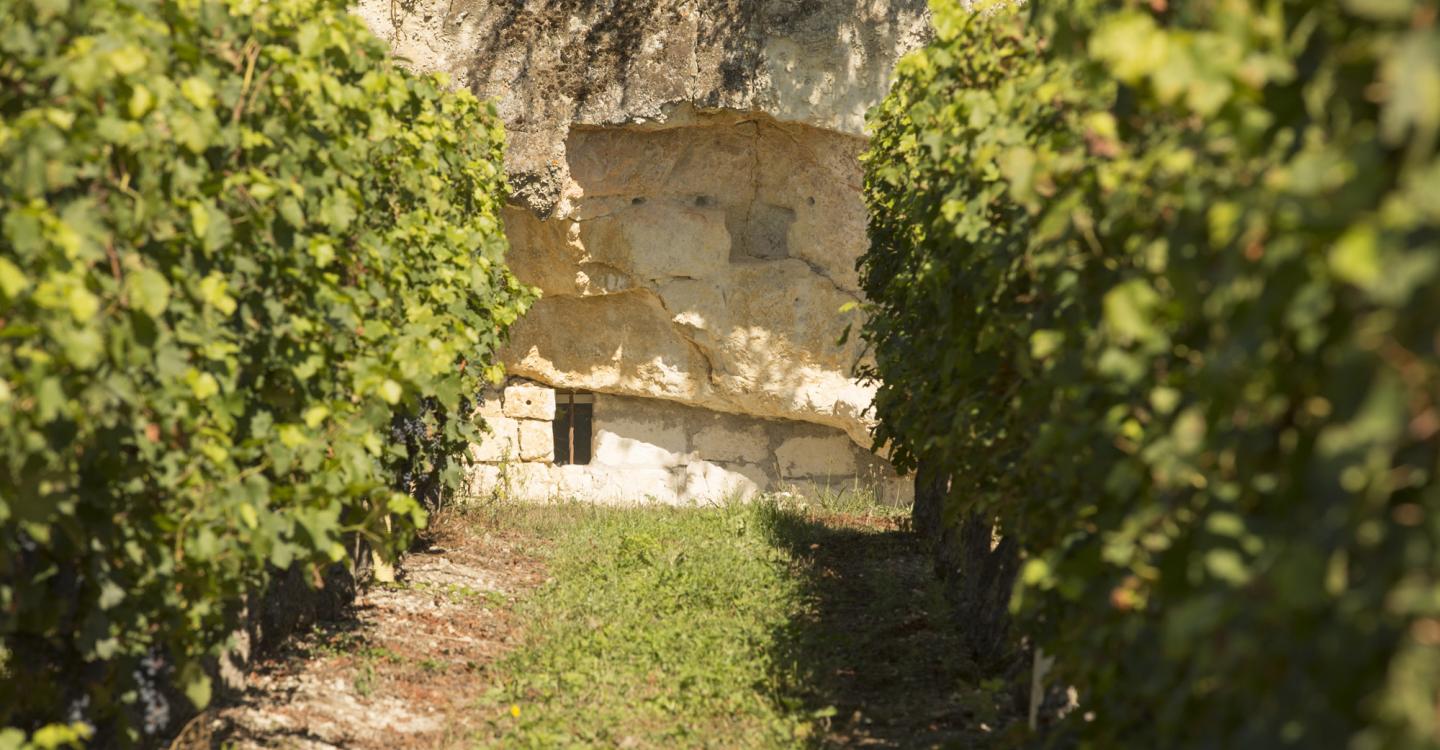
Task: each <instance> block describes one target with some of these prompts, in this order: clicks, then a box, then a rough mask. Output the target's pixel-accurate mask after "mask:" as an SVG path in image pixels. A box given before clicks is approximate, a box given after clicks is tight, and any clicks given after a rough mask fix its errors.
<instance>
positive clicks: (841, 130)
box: [357, 0, 928, 501]
mask: <svg viewBox="0 0 1440 750" xmlns="http://www.w3.org/2000/svg"><path fill="white" fill-rule="evenodd" d="M357 12H358V13H359V14H360V15H361V16H362V17H364V18H365V19H366V20H367V22H368V23H369V24H370V25H371V27H372V28H373V29H375V31H376V32H377V33H379V34H380V35H381V36H384V37H386V38H389V39H390V40H391V41H392V44H393V45H394V47H395V50H396V51H397V52H398V53H399V54H400V55H402V56H404V57H406V58H408V59H409V60H410V61H411V63H412V64H413V65H414V66H415V67H417V68H421V69H426V70H441V71H445V72H447V73H449V74H450V75H451V76H452V78H453V79H454V80H455V82H456V83H457V84H458V85H461V86H465V87H468V88H470V89H471V90H473V91H475V92H476V93H477V94H478V95H480V96H482V97H487V98H492V99H494V100H495V101H496V102H497V106H498V108H499V111H500V113H501V116H502V118H503V119H504V121H505V123H506V126H507V130H508V131H509V138H510V150H509V152H508V154H507V165H506V166H507V171H508V172H509V176H510V180H511V183H512V186H513V187H514V195H513V198H512V201H513V205H512V206H511V207H510V208H509V209H507V211H506V213H505V222H506V229H507V233H508V234H509V237H510V241H511V245H512V251H511V254H510V262H511V264H512V266H513V267H514V269H515V271H516V273H517V274H518V275H519V276H520V278H521V279H522V280H524V281H525V282H526V283H529V284H532V285H534V286H537V287H539V288H540V289H541V290H542V292H543V294H544V296H543V298H542V299H541V300H540V302H538V303H537V304H536V306H535V307H534V309H533V310H532V311H531V313H530V314H529V315H527V316H526V317H525V318H524V319H523V320H521V321H520V322H519V323H518V324H517V325H516V327H515V328H514V329H513V332H512V340H511V344H510V345H509V347H508V348H507V349H506V351H505V352H503V356H504V359H505V361H506V365H507V368H508V371H509V372H510V374H511V375H513V376H518V377H520V378H523V379H524V380H525V381H526V382H529V383H532V384H534V385H536V386H539V387H541V388H559V389H564V390H566V391H569V390H574V391H578V392H581V393H593V394H598V395H597V397H596V398H597V400H595V401H594V402H593V404H594V405H593V407H588V408H592V409H593V422H591V423H589V424H588V427H587V429H588V430H589V431H590V433H589V435H590V437H591V439H592V440H593V450H594V453H593V456H591V457H590V463H589V464H587V465H585V466H556V465H552V464H553V463H554V462H555V461H556V460H557V458H556V456H557V454H556V447H555V446H553V445H552V446H548V448H549V450H547V446H544V445H542V444H541V443H543V440H542V425H548V427H545V428H544V429H551V430H552V435H553V437H552V440H557V441H558V440H560V439H561V438H560V437H558V436H559V435H560V432H558V431H554V430H553V429H552V428H553V426H554V420H556V419H558V418H559V417H556V416H555V413H554V411H553V409H552V410H551V411H548V412H547V411H546V410H545V407H544V406H543V405H542V406H541V407H539V410H538V412H532V413H527V414H524V415H521V414H518V413H515V411H514V410H515V409H531V408H532V407H530V406H524V407H513V408H512V407H511V405H510V403H509V401H508V399H506V400H505V401H504V409H505V413H500V414H494V415H493V416H490V417H488V421H489V422H490V423H491V426H492V429H494V430H495V435H494V437H493V438H492V439H491V440H488V441H486V443H487V444H485V445H481V446H477V448H476V454H477V455H478V456H480V457H482V459H483V460H485V461H489V462H496V463H503V462H511V463H514V464H517V466H516V467H515V468H516V469H520V470H523V472H528V474H526V477H527V478H528V479H530V480H533V481H530V482H529V484H534V485H536V486H537V487H542V488H543V489H542V490H537V494H542V493H543V492H563V493H571V494H581V495H589V496H595V495H605V494H607V492H608V490H607V489H605V488H607V487H609V486H611V484H614V483H613V482H612V481H611V480H613V479H616V478H617V477H622V476H623V477H628V478H629V479H628V480H627V481H625V482H621V483H620V485H617V486H623V485H624V484H626V483H627V482H628V484H629V485H630V486H631V487H632V489H633V490H635V491H634V492H632V494H639V495H653V496H655V497H663V498H665V499H679V500H684V499H687V498H697V497H700V496H702V495H704V496H712V495H715V494H736V493H738V494H747V493H751V492H755V491H767V490H769V491H774V490H782V489H784V488H785V487H788V486H792V485H794V484H795V483H796V482H800V481H811V480H813V479H814V478H817V477H823V478H824V479H825V481H826V482H828V483H830V484H832V485H847V486H849V487H851V488H852V489H856V488H861V485H862V484H863V487H864V488H865V489H867V490H868V491H875V492H876V493H877V494H881V495H884V496H887V497H890V498H891V499H894V500H897V501H903V499H904V498H903V497H899V496H898V495H897V494H896V493H897V492H899V493H901V494H903V491H902V490H900V489H898V488H900V487H901V486H902V485H903V483H896V482H894V481H893V480H894V476H893V472H891V471H890V470H889V467H888V466H887V465H885V464H884V462H883V460H877V459H875V458H874V457H873V456H870V455H869V454H868V453H867V452H866V450H865V449H866V448H868V447H869V445H870V440H869V429H870V426H871V424H870V422H869V418H868V415H867V411H868V406H869V404H870V400H871V397H872V393H873V391H872V389H871V388H869V387H867V386H865V385H862V384H860V383H858V382H856V381H855V380H854V379H853V378H852V377H851V372H852V371H853V368H854V366H855V364H856V363H857V361H859V360H860V358H861V357H862V356H863V349H862V347H861V346H860V342H859V341H858V340H857V339H856V337H853V336H852V337H850V338H849V339H848V340H847V341H846V342H845V343H844V344H841V343H839V342H840V339H841V336H842V333H843V332H844V331H845V330H846V328H847V327H848V326H857V325H858V324H859V322H860V321H859V319H858V315H859V313H858V311H856V310H855V309H854V306H853V304H852V303H855V302H857V301H859V290H858V280H857V277H856V271H855V261H856V259H857V258H858V257H859V256H860V254H861V253H862V252H863V251H864V249H865V247H866V237H865V208H864V204H863V202H862V200H861V195H860V188H861V181H862V172H861V167H860V164H859V161H858V157H859V155H860V153H861V152H862V151H863V150H864V148H865V142H864V139H863V125H864V114H865V111H866V110H867V109H868V108H869V107H871V106H873V105H874V104H876V103H877V102H878V101H879V100H880V99H881V98H882V97H883V96H884V94H885V91H886V87H887V85H888V81H889V75H890V71H891V69H892V67H893V65H894V63H895V61H896V60H897V59H898V57H899V56H900V55H902V54H904V53H905V52H906V51H908V50H910V49H912V48H914V47H916V46H918V45H920V44H921V43H923V41H924V39H925V34H926V33H927V30H928V17H927V15H926V13H925V6H924V2H923V0H875V1H873V2H863V1H861V0H794V1H790V2H776V1H768V2H753V1H743V0H731V1H730V2H714V1H709V0H693V1H691V2H610V3H603V2H601V3H590V2H580V1H579V0H558V1H552V2H519V3H517V2H498V1H475V0H453V2H451V1H450V0H441V1H438V2H428V1H427V0H420V1H419V2H412V3H391V2H390V0H366V1H365V2H362V3H360V4H359V6H358V7H357ZM842 310H844V312H842ZM601 396H610V397H626V398H611V399H608V400H606V399H603V398H601ZM552 397H553V396H552ZM541 401H542V402H543V397H542V399H541ZM706 412H709V413H711V416H713V417H714V418H715V419H721V418H722V415H729V416H733V417H736V418H741V419H740V421H739V422H735V423H733V424H732V423H728V422H727V423H725V424H723V425H722V424H720V423H712V422H707V421H706V418H701V417H702V416H704V415H705V414H706ZM642 415H644V416H643V417H642ZM729 416H725V417H724V418H726V419H728V418H729ZM646 420H648V421H646ZM647 425H648V426H647ZM796 430H799V432H796ZM802 433H803V434H802ZM621 434H623V435H624V436H625V440H627V441H629V442H625V443H616V442H614V439H612V437H607V436H614V435H621ZM527 436H528V439H527ZM677 436H678V437H677ZM682 439H683V440H682ZM682 443H683V446H682V445H681V444H682ZM642 444H643V446H648V447H642ZM502 445H503V446H504V447H503V448H502V447H501V446H502ZM617 446H623V448H624V450H623V451H622V450H621V449H620V447H617ZM682 447H683V450H681V448H682ZM617 451H619V452H620V453H624V454H625V456H626V457H625V458H624V459H623V460H621V458H620V457H619V453H617ZM564 452H565V451H564V450H561V451H560V453H561V454H563V453H564ZM676 456H680V457H681V458H675V457H676ZM560 461H561V463H564V457H563V455H562V456H561V458H560ZM494 468H495V467H491V469H490V470H486V471H484V472H481V476H482V478H483V477H491V478H492V479H493V478H494V477H493V475H494V474H495V473H496V472H495V471H493V470H494ZM617 471H618V472H622V473H620V474H616V473H615V472H617ZM652 475H653V476H652ZM842 480H843V481H842ZM861 480H863V482H862V481H861ZM847 483H848V484H847ZM642 485H643V487H642ZM637 488H638V489H637ZM622 494H623V493H622Z"/></svg>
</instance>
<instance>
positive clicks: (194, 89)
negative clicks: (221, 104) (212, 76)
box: [180, 76, 215, 109]
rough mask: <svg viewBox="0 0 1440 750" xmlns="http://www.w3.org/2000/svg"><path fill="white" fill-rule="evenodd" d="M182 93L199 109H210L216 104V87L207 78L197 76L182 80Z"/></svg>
mask: <svg viewBox="0 0 1440 750" xmlns="http://www.w3.org/2000/svg"><path fill="white" fill-rule="evenodd" d="M180 95H181V96H184V97H185V100H186V101H188V102H190V103H191V104H193V105H195V107H196V108H197V109H210V108H211V107H212V106H214V104H215V89H213V88H211V87H210V84H209V83H206V82H205V79H203V78H199V77H196V76H191V77H189V78H186V79H185V80H184V81H181V83H180Z"/></svg>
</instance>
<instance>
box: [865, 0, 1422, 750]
mask: <svg viewBox="0 0 1440 750" xmlns="http://www.w3.org/2000/svg"><path fill="white" fill-rule="evenodd" d="M934 10H935V24H936V29H937V38H936V39H935V41H934V42H933V43H932V44H931V45H929V46H928V47H926V48H925V49H923V50H920V51H918V52H916V53H914V54H912V55H910V56H909V57H907V58H906V59H905V60H904V61H903V62H902V64H901V66H900V70H899V73H898V80H897V83H896V84H895V86H894V88H893V89H892V92H891V94H890V96H889V98H888V99H887V100H886V101H885V103H884V104H883V105H882V106H881V107H880V108H878V109H877V110H876V112H875V113H874V115H873V120H872V127H873V130H874V140H873V146H872V150H871V151H870V152H869V154H868V155H867V157H866V159H867V162H866V167H867V180H866V195H867V200H868V202H869V204H870V209H871V239H872V247H871V250H870V252H869V253H868V254H867V255H866V256H865V257H864V258H863V259H862V262H861V270H862V273H863V279H864V286H865V291H866V294H867V295H868V297H869V299H870V300H872V303H871V306H870V315H871V319H870V322H869V324H868V327H867V328H866V329H865V332H864V334H865V336H866V338H867V339H868V341H869V342H870V343H871V344H872V346H873V347H874V351H875V355H876V359H875V364H874V366H873V367H872V368H870V369H869V370H868V371H867V372H868V374H870V375H873V376H876V377H878V378H879V379H880V380H881V381H882V385H881V387H880V392H879V396H878V400H877V409H878V415H879V417H880V420H881V424H880V426H879V428H878V432H877V437H878V438H879V442H881V443H888V444H889V445H890V446H891V447H892V448H893V450H894V455H895V457H896V458H897V460H898V461H899V463H900V464H902V465H909V466H913V465H915V464H916V463H917V462H922V463H926V464H928V465H938V466H941V467H943V470H944V471H945V472H946V473H947V474H948V476H949V479H950V491H949V496H948V501H947V507H946V511H947V514H948V516H949V517H950V518H951V519H952V522H953V520H954V519H957V518H959V517H961V516H963V515H965V514H980V515H982V516H985V517H989V518H992V519H994V521H995V522H996V523H997V524H998V527H999V530H1000V532H1001V533H1002V534H1003V535H1004V536H1005V537H1007V538H1009V539H1012V540H1014V541H1015V542H1016V543H1017V544H1018V547H1019V550H1020V552H1019V554H1020V555H1021V556H1022V558H1023V563H1022V565H1023V567H1022V568H1021V573H1020V581H1019V583H1018V585H1017V589H1016V594H1015V598H1014V600H1013V603H1012V609H1013V610H1014V611H1015V613H1016V616H1017V619H1016V624H1017V629H1018V631H1019V632H1020V633H1021V634H1022V635H1023V636H1025V637H1026V638H1028V639H1031V640H1032V642H1033V643H1035V644H1038V645H1039V646H1041V647H1043V648H1044V650H1045V651H1046V652H1048V653H1053V654H1055V655H1057V656H1058V659H1059V661H1058V666H1057V676H1056V677H1055V678H1054V679H1055V680H1056V681H1057V682H1058V683H1059V684H1062V685H1064V684H1070V685H1075V686H1077V687H1078V688H1079V694H1080V701H1081V708H1080V710H1079V711H1076V712H1074V713H1072V714H1071V715H1070V716H1069V718H1068V719H1067V720H1066V724H1065V725H1064V728H1063V731H1062V734H1061V735H1060V736H1067V735H1068V736H1074V737H1078V738H1079V739H1080V740H1081V741H1082V742H1083V744H1085V745H1086V746H1091V747H1229V748H1270V747H1277V746H1295V747H1342V746H1348V747H1354V748H1382V747H1422V746H1435V745H1437V744H1440V488H1437V483H1436V469H1437V454H1440V351H1437V350H1440V231H1437V230H1440V159H1437V157H1436V145H1437V136H1440V29H1437V26H1436V23H1437V6H1436V4H1435V3H1434V2H1433V1H1430V0H1425V1H1419V0H1344V1H1342V2H1320V1H1318V0H1262V1H1261V2H1246V1H1244V0H1198V1H1196V2H1169V3H1167V2H1165V1H1164V0H1151V1H1150V2H1143V3H1142V2H1118V1H1108V2H1101V1H1098V0H1062V1H1057V2H1033V3H1030V4H1029V6H1028V7H1021V8H1019V9H1013V8H1004V7H1000V8H988V9H984V10H983V12H978V13H972V12H970V11H969V10H967V9H964V8H961V7H960V6H959V4H958V3H957V2H954V1H953V0H937V2H935V4H934ZM1086 715H1088V716H1089V717H1090V719H1091V720H1086V719H1085V718H1083V717H1084V716H1086Z"/></svg>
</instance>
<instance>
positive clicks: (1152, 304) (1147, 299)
mask: <svg viewBox="0 0 1440 750" xmlns="http://www.w3.org/2000/svg"><path fill="white" fill-rule="evenodd" d="M1159 304H1160V295H1159V294H1158V293H1156V291H1155V290H1154V289H1153V288H1152V287H1151V286H1150V284H1149V283H1147V282H1146V281H1145V280H1144V279H1130V280H1128V281H1125V282H1123V283H1121V284H1118V285H1117V286H1115V287H1114V288H1113V289H1111V290H1110V291H1109V292H1106V293H1105V299H1104V303H1103V308H1104V311H1105V327H1106V328H1107V329H1108V330H1109V331H1110V334H1111V336H1113V337H1115V338H1116V339H1118V340H1120V341H1122V342H1132V341H1147V340H1150V339H1154V338H1156V337H1157V336H1158V335H1159V329H1158V328H1157V327H1156V325H1155V323H1154V316H1155V312H1156V310H1157V308H1158V307H1159Z"/></svg>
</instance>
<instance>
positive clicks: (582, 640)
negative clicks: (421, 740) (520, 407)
mask: <svg viewBox="0 0 1440 750" xmlns="http://www.w3.org/2000/svg"><path fill="white" fill-rule="evenodd" d="M504 512H505V513H507V514H510V517H509V518H507V519H506V520H505V522H506V523H510V524H514V525H516V526H519V527H522V528H527V530H530V531H533V532H535V533H536V535H537V536H539V537H542V538H547V539H551V540H553V546H551V547H550V548H549V549H548V551H547V558H548V559H547V563H548V566H549V573H550V576H551V580H550V582H548V583H547V584H545V585H544V586H543V587H542V589H541V590H540V591H538V592H535V593H534V594H532V595H531V596H530V597H529V598H528V599H527V600H526V601H525V602H524V603H522V604H521V605H520V615H521V617H522V618H523V620H524V621H525V622H526V623H527V626H526V627H527V634H526V645H524V646H523V647H522V648H520V649H519V650H517V651H515V652H513V653H512V654H511V655H509V656H508V657H506V658H505V659H504V660H502V661H501V662H500V663H499V664H498V665H497V667H496V668H495V670H494V672H492V676H494V677H496V678H497V682H496V685H497V686H496V687H495V688H494V689H492V691H491V692H490V693H489V694H487V695H486V696H484V697H483V698H482V699H481V701H480V702H481V710H484V711H487V712H490V713H491V715H493V716H494V717H495V718H494V719H493V721H492V724H491V732H490V733H489V734H488V736H486V737H484V738H482V742H483V743H484V744H487V745H495V746H503V747H537V748H538V747H545V748H550V747H573V746H610V747H616V746H618V747H635V748H644V747H677V746H683V747H726V748H733V747H747V748H764V747H793V746H795V745H796V744H804V739H805V738H806V737H808V736H810V735H811V734H812V733H813V732H815V731H816V729H817V722H818V721H822V720H823V718H824V717H825V716H826V715H828V713H829V712H827V711H824V710H819V711H816V710H814V709H807V708H806V707H805V702H804V701H802V700H801V699H799V698H796V697H795V696H796V695H798V693H797V691H796V689H795V686H794V684H793V677H794V670H793V669H791V668H790V667H789V666H787V665H786V664H780V663H774V660H775V658H776V656H775V655H776V654H778V653H783V652H784V649H782V648H779V647H778V646H779V643H778V641H779V640H781V639H784V638H785V637H786V628H787V623H789V622H790V621H791V620H792V619H793V618H794V616H795V615H796V613H797V612H798V611H799V609H800V608H802V607H803V606H804V597H805V590H804V584H803V582H802V581H801V580H800V579H799V578H797V577H796V576H795V574H794V571H793V569H792V567H791V565H792V558H791V556H790V554H789V553H787V552H786V551H784V550H783V549H781V548H780V547H777V546H776V545H775V544H774V543H773V539H772V534H773V530H774V528H775V523H774V520H775V514H777V513H779V512H782V511H779V510H778V509H777V507H776V505H775V504H774V503H771V502H756V503H752V504H748V505H745V504H738V503H732V504H725V505H722V506H720V507H711V508H703V509H676V508H660V507H644V508H629V509H621V508H604V507H596V506H590V505H579V504H559V505H544V506H530V507H518V508H515V507H512V508H510V509H507V510H506V511H504ZM797 741H798V742H797Z"/></svg>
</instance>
